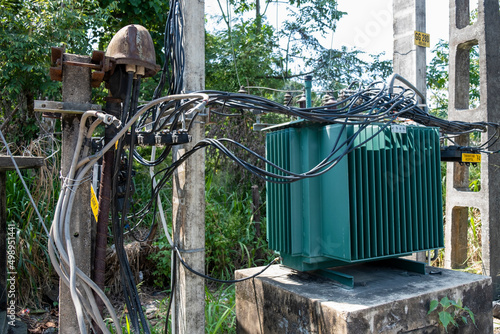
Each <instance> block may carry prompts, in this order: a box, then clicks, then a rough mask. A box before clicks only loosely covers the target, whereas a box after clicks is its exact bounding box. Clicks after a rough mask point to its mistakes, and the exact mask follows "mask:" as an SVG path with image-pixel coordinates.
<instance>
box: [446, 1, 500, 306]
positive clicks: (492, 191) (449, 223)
mask: <svg viewBox="0 0 500 334" xmlns="http://www.w3.org/2000/svg"><path fill="white" fill-rule="evenodd" d="M498 11H499V7H498V0H479V1H478V15H477V20H476V22H475V23H474V24H470V8H469V0H450V69H449V94H448V95H449V104H448V118H449V119H450V120H463V121H467V122H479V121H486V122H497V123H498V122H500V94H499V92H500V49H499V48H498V45H499V44H500V35H498V31H500V16H499V15H498ZM474 45H478V46H479V74H480V105H479V107H477V108H476V109H472V110H470V109H469V77H470V71H469V65H470V56H469V53H470V49H471V48H472V47H473V46H474ZM491 135H492V133H484V134H482V142H483V143H484V142H486V140H488V137H489V136H491ZM468 142H469V136H468V135H465V136H462V137H461V138H459V145H467V143H468ZM496 149H498V148H496ZM499 166H500V155H499V154H492V155H486V154H482V162H481V190H480V191H479V192H470V191H469V168H468V167H467V166H461V165H459V164H457V163H454V162H448V166H447V167H448V170H447V175H446V181H447V184H446V225H445V226H446V230H445V247H446V248H445V267H447V268H460V267H463V266H464V263H465V261H466V260H467V228H468V217H469V216H468V211H469V210H468V209H469V208H470V207H474V208H478V209H479V211H480V214H481V234H482V235H481V242H482V261H483V268H484V274H485V275H489V276H491V278H492V279H493V298H494V299H498V298H499V297H500V205H498V199H499V198H500V173H499Z"/></svg>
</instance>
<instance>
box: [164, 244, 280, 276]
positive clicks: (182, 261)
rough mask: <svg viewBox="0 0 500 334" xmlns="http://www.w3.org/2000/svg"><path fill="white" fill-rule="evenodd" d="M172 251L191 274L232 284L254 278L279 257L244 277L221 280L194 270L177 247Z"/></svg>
mask: <svg viewBox="0 0 500 334" xmlns="http://www.w3.org/2000/svg"><path fill="white" fill-rule="evenodd" d="M173 251H175V253H176V254H177V257H178V258H179V261H180V262H181V263H182V265H183V266H184V268H186V269H187V270H189V271H190V272H192V273H193V274H195V275H197V276H200V277H203V278H204V279H207V280H210V281H213V282H217V283H226V284H234V283H239V282H243V281H246V280H249V279H252V278H255V277H257V276H259V275H260V274H262V273H263V272H264V271H266V270H267V269H269V267H270V266H271V265H273V264H274V263H276V262H278V261H279V260H280V258H279V257H277V258H275V259H274V260H272V261H271V262H270V263H269V264H268V265H267V266H265V267H264V268H263V269H262V270H261V271H259V272H258V273H255V274H253V275H252V276H248V277H244V278H240V279H233V280H221V279H218V278H214V277H210V276H208V275H205V274H203V273H200V272H198V271H196V270H194V269H193V268H191V267H190V266H189V265H188V264H187V263H186V262H185V261H184V260H183V259H182V256H181V253H180V252H179V249H178V248H177V247H174V249H173Z"/></svg>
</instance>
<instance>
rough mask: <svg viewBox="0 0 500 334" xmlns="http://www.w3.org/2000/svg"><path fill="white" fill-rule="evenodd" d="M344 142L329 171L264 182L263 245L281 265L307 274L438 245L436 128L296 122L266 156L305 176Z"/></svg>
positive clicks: (274, 136) (280, 132) (269, 139)
mask: <svg viewBox="0 0 500 334" xmlns="http://www.w3.org/2000/svg"><path fill="white" fill-rule="evenodd" d="M344 142H347V143H349V145H344V146H342V147H340V148H339V150H338V153H337V155H338V154H340V153H341V152H343V151H345V152H346V153H347V154H346V155H345V156H344V157H343V158H342V159H341V160H339V161H338V163H337V164H336V165H335V166H334V167H333V168H332V169H330V170H329V171H327V172H326V173H324V174H322V175H320V176H316V177H312V178H305V179H302V180H300V181H296V182H292V183H273V182H267V186H266V189H267V192H266V196H267V200H266V203H267V204H266V205H267V236H268V241H269V247H270V248H271V249H273V250H275V251H278V252H279V253H280V255H281V256H282V259H283V264H284V265H286V266H288V267H291V268H294V269H297V270H300V271H309V270H316V269H324V268H329V267H335V266H342V265H346V264H350V263H357V262H365V261H373V260H380V259H384V258H394V257H400V256H405V255H409V254H411V253H413V252H419V251H426V250H432V249H437V248H442V247H443V211H442V210H443V209H442V197H441V168H440V145H439V130H438V129H437V128H430V127H421V126H402V125H398V126H392V127H391V126H385V125H382V124H380V125H379V124H371V125H368V126H361V125H343V124H328V125H324V124H316V123H310V122H296V123H295V124H288V125H284V126H278V127H273V128H272V129H270V132H268V133H267V135H266V157H267V159H268V160H270V161H271V162H273V163H274V164H276V165H277V166H280V167H282V168H284V169H286V170H289V171H291V172H294V173H304V172H306V171H308V170H310V169H311V168H313V167H315V166H316V165H318V163H320V162H321V161H322V160H323V159H324V158H325V157H327V156H328V155H329V154H330V152H331V151H332V148H333V147H334V146H335V145H338V144H339V143H340V144H341V143H344ZM346 150H347V151H346ZM267 170H268V171H269V172H273V173H276V174H279V175H283V173H282V172H281V171H279V170H278V169H276V168H274V167H272V166H270V165H268V167H267Z"/></svg>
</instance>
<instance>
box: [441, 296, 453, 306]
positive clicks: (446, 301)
mask: <svg viewBox="0 0 500 334" xmlns="http://www.w3.org/2000/svg"><path fill="white" fill-rule="evenodd" d="M440 304H441V306H443V309H447V308H448V307H450V305H451V302H450V300H449V299H448V297H446V296H445V297H443V299H441V301H440Z"/></svg>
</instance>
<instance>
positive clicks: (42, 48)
mask: <svg viewBox="0 0 500 334" xmlns="http://www.w3.org/2000/svg"><path fill="white" fill-rule="evenodd" d="M0 3H1V8H2V11H1V12H0V22H1V27H2V28H1V33H0V67H1V68H2V71H1V73H0V108H1V109H0V119H1V120H2V123H4V124H3V125H2V126H3V127H4V130H7V131H5V132H7V133H8V135H9V138H10V139H11V140H14V141H16V142H17V144H19V145H22V144H26V143H27V142H28V141H29V140H30V139H31V138H33V137H35V136H36V134H37V133H38V130H39V129H38V126H37V119H39V117H40V116H39V115H36V114H35V113H34V111H33V102H34V100H35V99H45V98H47V99H53V100H60V98H61V97H60V83H59V82H54V81H52V80H50V78H49V67H50V47H51V46H59V47H65V48H66V51H67V52H72V53H78V54H90V50H91V48H92V43H94V42H95V41H96V39H95V37H94V36H93V35H92V33H91V32H92V31H95V30H97V29H98V27H101V26H102V23H103V22H104V20H105V19H106V17H107V16H108V13H107V12H106V11H105V10H101V9H100V8H99V6H98V4H97V2H96V1H95V0H83V1H76V0H71V1H64V2H62V3H61V2H59V1H54V0H30V1H28V0H15V1H12V0H1V2H0ZM21 129H22V130H21Z"/></svg>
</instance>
